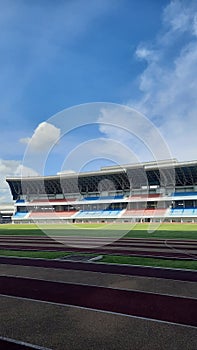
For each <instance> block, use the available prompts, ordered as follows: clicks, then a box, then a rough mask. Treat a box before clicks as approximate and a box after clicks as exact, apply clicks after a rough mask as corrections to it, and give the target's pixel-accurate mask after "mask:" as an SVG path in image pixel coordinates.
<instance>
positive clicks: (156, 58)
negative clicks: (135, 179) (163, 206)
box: [129, 0, 197, 160]
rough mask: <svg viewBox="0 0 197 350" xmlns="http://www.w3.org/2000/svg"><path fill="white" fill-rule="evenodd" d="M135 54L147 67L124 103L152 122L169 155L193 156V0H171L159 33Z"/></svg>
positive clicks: (196, 51)
mask: <svg viewBox="0 0 197 350" xmlns="http://www.w3.org/2000/svg"><path fill="white" fill-rule="evenodd" d="M135 54H136V57H137V59H138V60H143V61H145V62H146V64H147V66H146V68H145V70H144V71H143V72H142V74H141V75H140V76H139V77H138V81H139V90H140V92H141V97H140V98H139V99H138V100H137V101H133V100H132V99H131V100H130V101H129V105H131V106H134V107H135V108H137V109H138V110H139V111H141V112H143V113H145V115H146V116H147V117H148V118H150V119H151V120H152V121H153V122H154V123H155V125H156V126H157V127H158V128H159V129H160V131H161V133H162V135H163V137H164V138H165V140H166V142H167V143H168V145H169V147H170V149H171V152H172V154H173V156H175V157H177V158H178V159H179V160H190V159H197V154H196V146H195V144H196V131H197V2H196V1H189V2H188V1H179V0H174V1H171V2H170V4H169V5H168V6H167V7H166V8H165V9H164V12H163V17H162V30H161V32H160V33H159V34H158V36H157V37H156V38H155V40H154V41H153V42H152V43H151V44H150V43H149V44H146V43H140V44H139V46H138V47H137V49H136V53H135Z"/></svg>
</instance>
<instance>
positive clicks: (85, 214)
mask: <svg viewBox="0 0 197 350" xmlns="http://www.w3.org/2000/svg"><path fill="white" fill-rule="evenodd" d="M121 212H122V209H118V210H80V212H78V213H77V214H76V215H75V218H76V219H78V218H107V217H108V218H110V217H116V216H118V215H120V214H121Z"/></svg>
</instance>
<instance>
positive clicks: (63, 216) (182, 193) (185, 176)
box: [7, 159, 197, 224]
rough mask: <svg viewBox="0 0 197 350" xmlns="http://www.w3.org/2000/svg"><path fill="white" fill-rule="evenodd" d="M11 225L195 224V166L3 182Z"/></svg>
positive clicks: (161, 165)
mask: <svg viewBox="0 0 197 350" xmlns="http://www.w3.org/2000/svg"><path fill="white" fill-rule="evenodd" d="M7 182H8V184H9V186H10V190H11V193H12V196H13V200H14V202H15V203H14V205H15V210H14V214H13V216H12V222H13V223H19V224H21V223H26V224H28V223H32V222H35V223H88V222H90V223H91V222H92V223H95V222H98V223H99V222H107V223H108V222H109V223H110V222H115V223H116V222H119V223H124V222H128V223H129V222H163V221H164V220H165V222H191V223H195V222H197V161H190V162H178V161H177V160H176V159H173V160H170V161H168V160H167V161H160V162H148V163H140V164H131V165H124V166H117V167H116V166H109V167H104V168H101V170H99V171H95V172H86V173H79V174H76V173H68V174H66V173H62V174H61V173H60V174H59V175H55V176H43V177H41V176H40V177H39V176H38V177H23V178H7Z"/></svg>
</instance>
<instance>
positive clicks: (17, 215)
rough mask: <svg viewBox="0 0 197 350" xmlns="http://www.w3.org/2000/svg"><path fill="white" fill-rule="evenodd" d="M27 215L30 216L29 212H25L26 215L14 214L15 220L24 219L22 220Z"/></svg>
mask: <svg viewBox="0 0 197 350" xmlns="http://www.w3.org/2000/svg"><path fill="white" fill-rule="evenodd" d="M27 214H28V212H25V213H22V212H16V213H15V214H14V218H19V219H22V218H24V217H25V216H26V215H27Z"/></svg>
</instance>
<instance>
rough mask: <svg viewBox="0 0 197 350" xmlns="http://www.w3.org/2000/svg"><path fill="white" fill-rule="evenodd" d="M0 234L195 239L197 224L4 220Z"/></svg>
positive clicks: (0, 226)
mask: <svg viewBox="0 0 197 350" xmlns="http://www.w3.org/2000/svg"><path fill="white" fill-rule="evenodd" d="M0 235H1V236H2V235H9V236H12V235H13V236H15V235H17V236H18V235H21V236H23V235H24V236H26V235H27V236H45V235H48V236H51V237H53V236H84V237H112V238H114V239H118V238H120V237H131V238H132V237H133V238H150V239H151V238H153V239H154V238H160V239H170V238H172V239H197V224H186V223H182V224H181V223H178V224H177V223H173V224H169V223H162V224H160V225H159V226H158V227H157V228H156V230H155V231H154V226H150V225H149V224H136V225H135V226H132V224H128V223H123V224H120V223H119V224H72V225H71V224H64V225H63V224H60V225H50V224H48V225H42V226H41V225H40V226H39V227H38V226H37V225H35V224H15V225H14V224H10V225H9V224H6V225H0Z"/></svg>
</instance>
